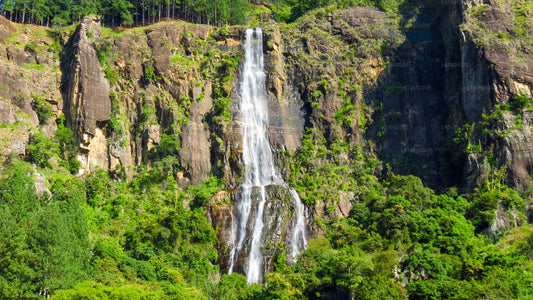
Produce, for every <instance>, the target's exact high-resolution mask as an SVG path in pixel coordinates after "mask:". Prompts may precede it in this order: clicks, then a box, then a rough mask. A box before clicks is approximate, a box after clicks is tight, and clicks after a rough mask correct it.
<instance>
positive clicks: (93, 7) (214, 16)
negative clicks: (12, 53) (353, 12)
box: [0, 0, 403, 27]
mask: <svg viewBox="0 0 533 300" xmlns="http://www.w3.org/2000/svg"><path fill="white" fill-rule="evenodd" d="M402 2H403V0H272V1H268V2H263V1H259V0H213V1H210V0H132V1H128V0H0V14H1V15H3V16H4V17H6V18H8V19H9V20H10V21H13V22H17V23H29V24H35V25H42V26H64V25H68V24H75V23H77V22H79V21H80V20H81V19H82V18H83V17H84V16H86V15H91V14H93V15H99V16H101V17H102V19H103V23H104V25H106V26H113V27H114V26H130V25H146V24H147V23H155V22H159V21H162V20H169V19H180V20H185V21H187V22H193V23H204V24H210V25H215V26H222V25H242V24H244V23H246V16H247V15H251V14H253V13H254V11H256V7H257V6H258V5H264V6H265V7H267V8H268V9H270V11H271V12H272V16H273V17H274V18H275V19H276V20H277V21H280V22H292V21H294V20H296V19H297V18H298V17H300V16H302V15H304V14H305V13H306V12H308V11H310V10H312V9H315V8H317V7H322V6H326V5H337V6H339V7H347V6H354V5H358V6H367V5H369V6H375V7H378V8H380V9H382V10H385V11H388V10H391V9H393V8H395V7H397V6H398V5H399V4H400V3H402Z"/></svg>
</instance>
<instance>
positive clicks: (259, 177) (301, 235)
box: [228, 28, 307, 283]
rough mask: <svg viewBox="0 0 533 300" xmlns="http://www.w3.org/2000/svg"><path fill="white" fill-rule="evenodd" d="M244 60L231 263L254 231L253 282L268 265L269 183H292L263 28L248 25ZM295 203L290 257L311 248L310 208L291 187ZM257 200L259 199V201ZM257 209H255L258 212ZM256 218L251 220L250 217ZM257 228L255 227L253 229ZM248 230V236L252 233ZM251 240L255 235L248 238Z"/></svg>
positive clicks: (249, 276) (250, 279) (249, 268)
mask: <svg viewBox="0 0 533 300" xmlns="http://www.w3.org/2000/svg"><path fill="white" fill-rule="evenodd" d="M244 50H245V53H244V64H243V68H242V74H241V82H240V96H241V97H240V98H241V102H240V111H241V115H242V120H240V121H241V122H242V124H243V125H242V136H243V141H242V143H243V144H242V150H243V153H242V161H243V165H244V172H245V175H244V182H243V183H242V185H241V199H240V200H239V201H237V203H236V208H237V216H238V217H237V224H236V226H235V227H234V230H233V232H232V238H233V239H234V240H233V242H232V243H231V245H232V249H231V252H230V267H229V271H228V273H232V272H233V268H234V266H235V263H236V261H237V259H238V258H239V255H240V254H241V250H242V248H243V244H244V243H245V242H246V241H245V240H246V237H247V235H248V236H249V233H250V232H251V233H252V236H251V246H250V250H249V255H248V258H247V262H246V264H245V265H246V269H245V272H246V276H247V280H248V283H259V282H261V281H262V276H263V273H264V268H265V266H264V265H263V264H264V261H263V254H262V251H261V250H262V247H263V246H264V245H263V244H262V243H263V242H262V236H263V227H264V225H265V224H264V221H263V219H264V218H263V215H264V209H265V203H266V201H267V192H266V187H267V186H269V185H279V186H287V184H286V183H285V182H284V181H283V179H282V177H281V176H280V174H279V173H278V171H277V170H276V167H275V165H274V158H273V156H272V150H271V148H270V144H269V141H268V138H267V133H266V129H267V125H268V107H267V100H266V99H267V98H266V96H267V94H266V85H265V80H266V76H265V71H264V67H263V32H262V30H261V28H256V29H247V30H246V38H245V43H244ZM290 194H291V201H294V203H293V206H294V208H295V209H294V210H295V211H294V213H293V214H292V217H293V218H294V220H293V222H292V223H291V224H292V235H291V236H290V237H288V239H290V240H289V241H287V242H288V243H287V244H290V250H291V252H290V255H291V257H292V258H293V259H295V258H296V256H297V255H298V254H299V253H300V252H301V251H302V250H303V249H304V248H305V247H306V244H307V238H306V222H305V207H304V205H303V204H302V203H301V200H300V197H298V193H296V191H295V190H294V189H290ZM253 202H257V203H253ZM254 209H255V210H256V211H252V210H254ZM252 215H253V216H254V218H255V219H254V220H249V219H250V216H252ZM250 227H251V228H250ZM247 232H248V234H247ZM248 238H249V237H248Z"/></svg>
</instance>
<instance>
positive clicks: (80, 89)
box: [62, 17, 111, 174]
mask: <svg viewBox="0 0 533 300" xmlns="http://www.w3.org/2000/svg"><path fill="white" fill-rule="evenodd" d="M100 33H101V27H100V19H99V17H86V18H84V19H83V20H82V22H81V24H80V26H78V28H77V30H76V32H75V33H74V34H73V35H72V36H71V38H70V41H69V42H68V43H67V45H66V51H67V52H66V55H65V56H64V58H63V64H62V65H63V72H64V73H63V78H64V85H63V94H64V98H65V100H66V101H65V102H64V103H65V107H64V111H65V115H66V121H67V122H66V125H67V126H69V127H70V128H72V129H74V130H73V131H74V133H75V135H76V138H77V141H78V142H79V148H80V155H78V160H80V161H81V162H82V168H81V170H80V172H81V173H82V174H83V173H84V172H90V171H93V170H95V169H96V168H98V167H102V168H104V169H107V168H108V164H107V151H106V150H105V149H106V148H107V145H106V141H105V136H104V135H103V128H104V126H105V124H106V122H107V121H108V120H109V117H110V112H111V101H110V98H109V82H108V81H107V80H106V78H105V75H104V72H103V71H102V68H101V67H100V62H99V60H98V56H97V54H96V49H95V44H94V42H93V38H99V36H100Z"/></svg>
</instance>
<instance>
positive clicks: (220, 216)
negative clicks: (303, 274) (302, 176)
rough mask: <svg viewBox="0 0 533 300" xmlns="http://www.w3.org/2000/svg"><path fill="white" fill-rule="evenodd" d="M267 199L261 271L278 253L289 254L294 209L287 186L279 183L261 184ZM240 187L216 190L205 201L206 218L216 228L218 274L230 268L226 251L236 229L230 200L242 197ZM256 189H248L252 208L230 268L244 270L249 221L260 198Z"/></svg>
mask: <svg viewBox="0 0 533 300" xmlns="http://www.w3.org/2000/svg"><path fill="white" fill-rule="evenodd" d="M265 192H266V195H267V201H266V202H265V206H264V214H263V224H264V228H263V235H262V237H261V244H262V245H264V246H263V248H262V254H263V266H264V269H265V270H267V271H268V270H271V269H272V266H273V264H274V262H275V259H276V258H277V256H278V255H279V254H281V253H282V252H285V253H289V249H288V248H287V246H288V245H290V239H291V237H292V232H293V229H294V228H293V227H294V225H295V224H293V222H294V220H292V221H291V219H294V218H291V216H292V214H293V213H294V211H295V207H294V199H291V193H290V191H289V188H288V187H285V186H280V185H269V186H266V187H265ZM241 193H242V191H241V189H236V190H233V191H227V192H220V193H218V194H216V195H215V196H214V197H213V198H212V199H211V202H210V204H209V210H208V217H209V220H210V222H211V224H212V225H213V227H214V228H216V229H217V232H216V234H217V238H218V241H219V244H218V246H217V248H218V253H219V256H218V262H217V264H218V265H219V266H220V271H221V273H223V274H224V273H227V272H228V269H229V267H230V260H231V258H230V252H231V249H232V248H233V244H234V239H235V238H234V234H235V230H237V228H236V226H237V219H238V218H239V216H238V215H237V214H236V213H235V211H234V210H233V209H232V203H235V202H236V201H239V199H241V198H242V196H241ZM258 193H260V190H259V188H253V190H252V208H251V213H250V216H249V218H248V224H247V227H246V228H247V229H246V235H245V239H244V243H243V246H242V249H240V250H239V255H238V260H237V261H236V262H235V265H234V269H233V270H234V271H235V272H238V273H245V270H246V268H247V261H246V258H247V257H248V256H249V253H250V247H251V243H252V234H253V232H252V229H253V225H254V224H253V222H255V218H256V216H257V209H258V203H259V202H258V200H259V199H260V198H261V197H260V195H259V194H258Z"/></svg>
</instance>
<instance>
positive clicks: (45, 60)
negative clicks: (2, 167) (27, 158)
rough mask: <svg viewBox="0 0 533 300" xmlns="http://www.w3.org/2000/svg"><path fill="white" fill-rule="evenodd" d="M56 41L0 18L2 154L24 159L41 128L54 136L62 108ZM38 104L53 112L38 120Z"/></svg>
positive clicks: (3, 157) (0, 146)
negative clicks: (31, 140) (55, 121)
mask: <svg viewBox="0 0 533 300" xmlns="http://www.w3.org/2000/svg"><path fill="white" fill-rule="evenodd" d="M55 43H56V41H55V40H54V39H53V36H52V35H48V34H46V32H45V31H44V30H43V28H41V27H37V26H31V25H27V26H22V25H19V24H13V23H11V22H9V21H8V20H6V19H5V18H4V17H2V16H0V78H1V79H0V124H2V125H3V126H2V127H1V128H0V155H1V157H2V159H1V160H2V161H4V160H5V159H6V158H7V157H8V156H9V155H10V154H16V155H21V156H23V155H24V154H25V151H26V144H27V143H28V142H29V136H30V134H31V133H33V132H35V131H37V126H39V125H41V126H42V128H43V130H45V131H46V132H48V133H50V134H52V133H53V132H54V131H55V123H54V120H55V118H54V117H57V116H59V114H60V113H61V108H62V104H63V101H62V98H61V93H60V83H61V72H60V71H59V60H58V59H57V58H56V57H57V55H58V50H57V48H55V47H54V44H55ZM36 101H40V103H41V104H42V105H44V106H46V108H47V109H49V110H50V113H51V116H50V117H49V118H44V116H41V118H42V119H39V116H38V114H37V112H36V111H37V109H36V103H37V102H36Z"/></svg>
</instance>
